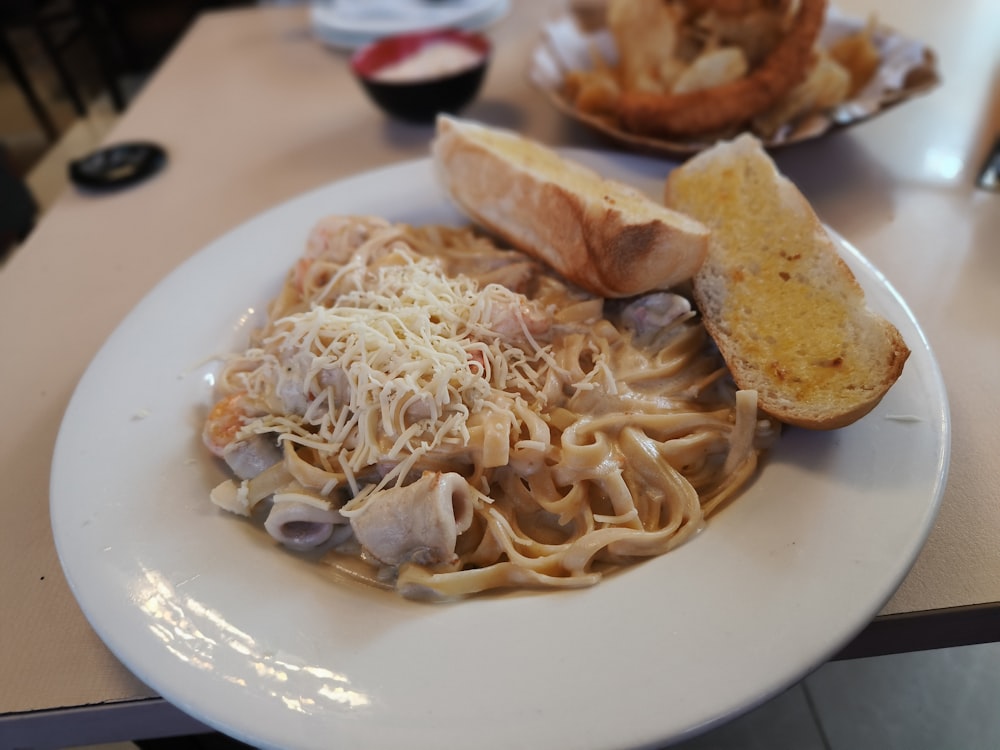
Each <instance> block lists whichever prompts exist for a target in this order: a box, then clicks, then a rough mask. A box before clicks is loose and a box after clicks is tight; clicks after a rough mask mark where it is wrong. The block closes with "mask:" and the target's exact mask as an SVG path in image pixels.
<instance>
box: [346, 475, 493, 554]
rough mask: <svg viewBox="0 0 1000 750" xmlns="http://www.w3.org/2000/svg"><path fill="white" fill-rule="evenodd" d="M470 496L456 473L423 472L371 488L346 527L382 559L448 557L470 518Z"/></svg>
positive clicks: (464, 482) (369, 550)
mask: <svg viewBox="0 0 1000 750" xmlns="http://www.w3.org/2000/svg"><path fill="white" fill-rule="evenodd" d="M473 497H474V494H473V490H472V488H471V487H470V486H469V484H468V482H466V481H465V478H464V477H462V476H461V475H460V474H455V473H453V472H449V473H435V472H426V473H424V475H423V476H421V477H420V479H418V480H417V481H416V482H414V483H413V484H409V485H406V486H405V487H393V488H390V489H387V490H382V491H380V492H376V493H374V494H373V495H372V496H371V497H369V498H368V500H366V501H365V504H364V505H363V506H361V508H360V509H358V511H357V512H356V513H352V514H351V528H352V529H353V530H354V536H355V537H356V538H357V540H358V542H359V543H360V544H361V546H362V547H364V548H365V549H366V550H367V551H368V552H369V553H370V554H371V555H372V556H373V557H375V558H376V559H378V560H379V561H381V562H383V563H385V564H387V565H400V564H402V563H404V562H408V561H413V562H415V563H418V564H420V565H435V564H438V563H449V562H453V561H454V560H455V559H456V555H455V542H456V541H457V539H458V535H459V534H461V533H462V532H463V531H465V530H466V529H468V528H469V526H470V525H471V524H472V517H473V502H472V501H473Z"/></svg>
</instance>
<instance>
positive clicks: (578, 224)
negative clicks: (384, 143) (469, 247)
mask: <svg viewBox="0 0 1000 750" xmlns="http://www.w3.org/2000/svg"><path fill="white" fill-rule="evenodd" d="M432 153H433V156H434V161H435V167H436V168H437V171H438V176H439V179H440V181H441V183H442V184H443V185H444V187H445V188H446V189H447V191H448V192H449V194H450V195H451V197H452V199H453V200H454V201H455V203H456V204H457V205H458V206H459V207H460V208H462V210H464V211H465V212H466V213H467V214H468V215H469V216H470V217H471V218H472V219H474V220H475V221H476V222H478V223H479V224H482V225H483V226H484V227H485V228H487V229H489V230H490V231H492V232H495V233H496V234H497V235H499V236H500V237H502V238H503V239H505V240H506V241H507V242H509V243H511V245H513V246H514V247H516V248H518V249H520V250H523V251H524V252H526V253H528V254H530V255H532V256H534V257H536V258H538V259H539V260H541V261H543V262H545V263H547V264H548V265H549V266H551V267H552V268H554V269H555V270H556V271H558V272H559V273H560V274H562V275H563V276H564V277H566V278H567V279H569V280H570V281H572V282H574V283H575V284H578V285H579V286H581V287H583V288H584V289H587V290H588V291H590V292H593V293H594V294H597V295H600V296H603V297H629V296H632V295H635V294H641V293H643V292H647V291H650V290H652V289H665V288H667V287H670V286H673V285H675V284H678V283H680V282H682V281H686V280H688V279H690V278H691V277H692V276H693V275H694V272H695V271H697V270H698V267H699V266H700V265H701V263H702V260H703V259H704V257H705V253H706V251H707V248H708V230H707V229H706V228H705V227H704V226H703V225H701V224H700V223H699V222H697V221H695V220H693V219H691V218H689V217H687V216H684V215H682V214H679V213H677V212H675V211H671V210H669V209H667V208H665V207H664V206H662V205H660V204H659V203H657V202H656V201H654V200H651V199H650V198H648V197H647V196H645V195H643V194H642V193H640V192H639V191H638V190H636V189H634V188H632V187H629V186H627V185H623V184H621V183H618V182H613V181H610V180H605V179H603V178H602V177H601V176H600V175H598V174H597V173H595V172H593V171H591V170H589V169H587V168H585V167H583V166H581V165H579V164H576V163H573V162H571V161H568V160H566V159H564V158H562V157H561V156H559V155H558V154H557V153H556V152H555V151H552V150H550V149H548V148H545V147H544V146H541V145H540V144H538V143H535V142H533V141H529V140H527V139H525V138H522V137H520V136H518V135H515V134H513V133H510V132H507V131H504V130H498V129H494V128H488V127H486V126H483V125H479V124H476V123H473V122H469V121H466V120H458V119H455V118H452V117H448V116H440V117H439V118H438V121H437V134H436V137H435V139H434V142H433V144H432Z"/></svg>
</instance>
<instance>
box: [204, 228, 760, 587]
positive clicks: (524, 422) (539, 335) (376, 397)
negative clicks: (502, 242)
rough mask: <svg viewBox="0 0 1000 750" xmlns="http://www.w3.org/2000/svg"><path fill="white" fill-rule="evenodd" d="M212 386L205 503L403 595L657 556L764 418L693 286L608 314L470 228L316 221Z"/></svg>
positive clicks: (737, 472)
mask: <svg viewBox="0 0 1000 750" xmlns="http://www.w3.org/2000/svg"><path fill="white" fill-rule="evenodd" d="M217 388H218V391H219V393H218V398H219V404H218V405H217V406H216V408H215V409H213V411H212V413H211V414H210V416H209V418H208V420H207V421H206V427H205V436H206V437H205V439H206V444H207V445H209V447H210V449H211V450H212V452H213V453H214V454H215V455H217V456H220V457H221V458H223V459H224V460H225V461H226V462H227V463H228V464H229V465H230V468H231V470H232V471H233V473H234V474H235V477H234V478H233V479H231V480H227V481H226V482H224V483H223V484H221V485H219V486H218V487H216V488H215V489H214V490H213V491H212V500H213V501H214V502H215V503H216V504H217V505H219V506H221V507H223V508H225V509H226V510H229V511H231V512H235V513H239V514H243V515H246V516H251V517H261V518H264V517H266V520H265V522H264V526H265V528H266V530H267V531H268V533H270V534H271V535H272V536H273V537H274V538H275V539H277V540H278V541H280V542H281V543H282V544H284V545H286V546H287V547H290V548H292V549H296V550H302V549H319V550H322V551H324V552H325V553H328V554H327V556H326V558H325V559H329V560H330V561H332V563H333V564H334V565H337V566H342V567H343V568H344V569H350V570H352V571H353V572H354V573H356V571H357V569H358V566H361V567H362V568H363V569H364V570H366V571H367V573H366V575H367V577H368V578H370V580H372V581H375V582H380V583H381V584H383V585H387V586H392V587H394V588H396V589H397V590H398V591H399V592H400V593H401V594H403V595H404V596H408V597H419V598H439V599H451V598H459V597H463V596H467V595H471V594H475V593H478V592H482V591H488V590H495V589H501V588H518V587H551V588H567V587H579V586H589V585H592V584H594V583H595V582H597V581H598V580H599V579H600V577H601V575H602V574H603V572H605V571H606V570H607V569H609V568H610V567H615V566H621V565H626V564H628V563H631V562H634V561H637V560H640V559H643V558H648V557H651V556H654V555H660V554H663V553H665V552H667V551H669V550H670V549H672V548H674V547H676V546H677V545H678V544H681V543H682V542H684V541H685V540H686V539H688V538H690V537H691V536H692V535H693V534H695V533H696V532H697V531H698V530H699V529H700V528H701V527H702V526H703V524H704V523H705V519H706V518H707V517H708V516H709V515H710V514H711V513H712V512H713V511H714V510H716V509H717V508H718V507H719V506H720V505H721V504H722V503H724V502H725V501H726V500H727V498H730V497H732V496H733V495H734V494H735V493H736V492H737V491H738V490H739V489H740V488H741V487H742V486H743V485H744V484H745V483H746V481H747V480H748V478H749V477H750V476H751V475H752V474H753V472H754V471H755V468H756V465H757V460H758V456H759V455H760V454H761V452H762V451H763V450H765V449H766V447H767V445H768V444H769V442H770V441H771V440H772V439H773V438H774V437H775V436H776V434H777V432H778V429H779V427H778V425H777V423H775V422H773V421H772V420H770V419H768V418H766V417H764V416H762V415H761V414H759V413H758V410H757V404H756V394H755V393H754V392H752V391H737V390H736V388H735V386H734V385H733V384H732V381H731V379H730V378H729V376H728V372H727V370H726V369H725V365H724V363H723V362H722V360H721V358H720V357H719V355H718V353H717V351H716V350H715V348H714V345H713V344H712V342H711V340H710V338H709V337H708V335H707V334H706V332H705V331H704V329H703V327H702V326H701V324H700V322H699V320H698V317H697V314H696V311H694V310H692V309H691V305H690V303H689V302H688V300H687V299H686V298H685V297H683V296H681V295H678V294H674V293H671V292H656V293H652V294H648V295H645V296H642V297H639V298H636V299H632V300H623V301H621V300H619V301H610V300H609V301H605V300H602V299H599V298H596V297H593V296H591V295H589V294H587V293H585V292H583V291H581V290H579V289H577V288H576V287H573V286H571V285H569V284H568V283H567V282H565V281H564V280H562V279H561V278H560V277H558V276H557V275H555V274H554V272H552V271H550V270H548V269H546V268H545V267H543V266H542V265H540V264H539V263H537V262H536V261H534V260H532V259H530V258H528V257H527V256H525V255H523V254H521V253H518V252H516V251H513V250H506V249H502V248H500V247H498V246H497V245H495V244H494V243H493V242H492V241H491V240H490V239H488V238H487V237H485V236H483V235H480V234H477V233H476V232H475V231H473V230H472V229H455V228H448V227H443V226H424V227H414V226H408V225H402V224H392V223H390V222H388V221H384V220H382V219H378V218H373V217H355V216H337V217H328V218H326V219H323V220H322V221H320V222H319V223H318V224H317V225H316V227H315V229H314V230H313V232H312V234H311V235H310V238H309V241H308V243H307V249H306V251H305V253H304V254H303V256H302V257H301V258H300V260H299V261H298V262H297V263H296V264H295V266H294V267H293V268H292V269H291V271H290V272H289V273H288V276H287V279H286V283H285V284H284V287H283V288H282V290H281V292H280V294H279V295H278V296H277V297H276V298H275V299H274V300H273V301H272V303H271V305H270V308H269V310H268V319H267V322H266V324H265V325H264V326H263V327H262V328H261V329H260V330H258V331H255V332H254V335H253V340H252V341H251V345H250V347H249V348H248V349H247V350H245V351H243V352H240V353H238V354H233V355H229V356H227V357H226V358H225V361H224V366H223V368H222V372H221V373H220V375H219V378H218V380H217Z"/></svg>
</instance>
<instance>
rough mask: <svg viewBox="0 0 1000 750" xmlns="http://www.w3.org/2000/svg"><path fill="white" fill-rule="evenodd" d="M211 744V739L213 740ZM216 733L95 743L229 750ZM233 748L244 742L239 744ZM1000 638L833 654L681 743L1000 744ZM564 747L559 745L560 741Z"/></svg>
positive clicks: (728, 746)
mask: <svg viewBox="0 0 1000 750" xmlns="http://www.w3.org/2000/svg"><path fill="white" fill-rule="evenodd" d="M206 743H207V744H206ZM226 747H227V744H226V742H225V740H224V738H221V737H218V736H215V737H213V738H212V739H211V740H209V739H208V738H205V737H201V738H188V739H186V740H181V739H178V740H174V741H168V742H166V743H163V742H162V741H161V743H154V744H153V745H150V746H149V747H148V748H147V747H146V743H142V747H141V748H137V746H135V745H131V744H129V743H119V744H114V745H101V746H97V747H92V748H88V750H170V749H171V748H176V750H225V748H226ZM233 747H234V748H236V747H244V746H242V745H238V744H237V743H233ZM998 749H1000V645H997V644H991V645H985V646H968V647H965V648H952V649H943V650H940V651H928V652H923V653H915V654H901V655H895V656H883V657H878V658H872V659H857V660H853V661H842V662H833V663H830V664H827V665H826V666H824V667H821V668H820V669H819V670H818V671H816V672H815V673H814V674H812V675H810V676H809V677H807V678H806V679H805V680H804V681H803V682H801V683H800V684H798V685H796V686H795V687H793V688H791V689H790V690H788V691H786V692H785V693H782V694H781V695H779V696H778V697H777V698H774V699H773V700H771V701H770V702H768V703H765V704H764V705H763V706H761V707H760V708H758V709H756V710H754V711H752V712H750V713H748V714H746V715H745V716H742V717H740V718H738V719H736V720H734V721H732V722H730V723H729V724H726V725H724V726H721V727H719V728H717V729H715V730H712V731H710V732H708V733H706V734H703V735H701V736H699V737H695V738H694V739H691V740H688V741H686V742H683V743H681V744H679V745H674V746H673V750H998ZM553 750H555V749H553Z"/></svg>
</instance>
